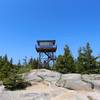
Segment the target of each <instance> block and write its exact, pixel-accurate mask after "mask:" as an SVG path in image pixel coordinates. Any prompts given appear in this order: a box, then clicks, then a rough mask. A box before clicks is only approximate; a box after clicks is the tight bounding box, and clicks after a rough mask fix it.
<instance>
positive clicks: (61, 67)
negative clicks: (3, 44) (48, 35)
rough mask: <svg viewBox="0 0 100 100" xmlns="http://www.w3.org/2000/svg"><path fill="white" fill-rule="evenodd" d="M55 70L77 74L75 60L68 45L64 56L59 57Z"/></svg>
mask: <svg viewBox="0 0 100 100" xmlns="http://www.w3.org/2000/svg"><path fill="white" fill-rule="evenodd" d="M55 69H56V70H57V71H59V72H61V73H68V72H75V66H74V59H73V56H72V54H71V52H70V49H69V47H68V46H67V45H66V46H65V48H64V54H63V55H59V56H58V58H57V60H56V65H55Z"/></svg>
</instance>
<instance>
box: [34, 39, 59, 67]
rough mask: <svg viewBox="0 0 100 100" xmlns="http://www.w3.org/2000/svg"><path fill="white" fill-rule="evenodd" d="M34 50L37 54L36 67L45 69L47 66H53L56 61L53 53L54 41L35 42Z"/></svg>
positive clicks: (55, 48) (55, 46) (54, 49)
mask: <svg viewBox="0 0 100 100" xmlns="http://www.w3.org/2000/svg"><path fill="white" fill-rule="evenodd" d="M35 48H36V51H37V53H39V58H38V61H39V64H38V67H39V66H42V67H47V66H48V65H52V64H54V62H55V60H56V57H55V52H56V50H57V45H56V41H55V40H37V44H36V45H35Z"/></svg>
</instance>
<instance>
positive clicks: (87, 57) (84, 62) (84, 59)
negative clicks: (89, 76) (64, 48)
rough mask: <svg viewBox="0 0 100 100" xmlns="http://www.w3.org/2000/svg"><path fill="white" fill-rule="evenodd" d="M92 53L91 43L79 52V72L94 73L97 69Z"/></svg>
mask: <svg viewBox="0 0 100 100" xmlns="http://www.w3.org/2000/svg"><path fill="white" fill-rule="evenodd" d="M92 52H93V51H92V49H91V47H90V44H89V43H87V44H86V47H83V48H81V49H80V50H79V56H78V59H77V66H78V69H77V70H78V71H79V72H80V71H81V72H85V73H90V72H91V73H92V72H93V70H94V69H95V68H96V60H95V57H94V56H93V55H92Z"/></svg>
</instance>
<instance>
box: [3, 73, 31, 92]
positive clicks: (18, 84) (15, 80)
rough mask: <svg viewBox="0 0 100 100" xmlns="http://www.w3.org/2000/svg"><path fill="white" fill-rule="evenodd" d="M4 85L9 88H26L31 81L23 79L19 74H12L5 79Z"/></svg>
mask: <svg viewBox="0 0 100 100" xmlns="http://www.w3.org/2000/svg"><path fill="white" fill-rule="evenodd" d="M3 85H4V86H5V88H7V89H9V90H18V89H25V88H26V87H27V86H29V85H31V84H30V83H29V82H27V81H25V80H24V79H22V77H20V76H18V75H12V76H10V77H8V78H5V79H4V80H3Z"/></svg>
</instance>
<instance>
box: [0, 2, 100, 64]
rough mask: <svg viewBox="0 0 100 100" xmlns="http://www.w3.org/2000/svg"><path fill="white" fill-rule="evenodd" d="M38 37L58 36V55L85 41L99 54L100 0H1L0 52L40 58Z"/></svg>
mask: <svg viewBox="0 0 100 100" xmlns="http://www.w3.org/2000/svg"><path fill="white" fill-rule="evenodd" d="M38 39H55V40H56V41H57V45H58V50H57V53H56V54H57V55H58V54H61V53H63V47H64V45H65V44H68V45H69V46H70V49H71V51H72V53H73V55H74V56H75V57H76V56H77V50H78V49H79V47H80V46H84V45H85V44H86V42H90V44H91V47H92V49H93V51H94V55H98V54H100V44H99V43H100V0H0V55H4V54H8V56H9V57H13V58H14V62H16V61H17V60H18V59H23V58H24V57H25V56H27V57H31V56H32V57H37V53H36V51H35V48H34V45H35V43H36V40H38Z"/></svg>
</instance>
